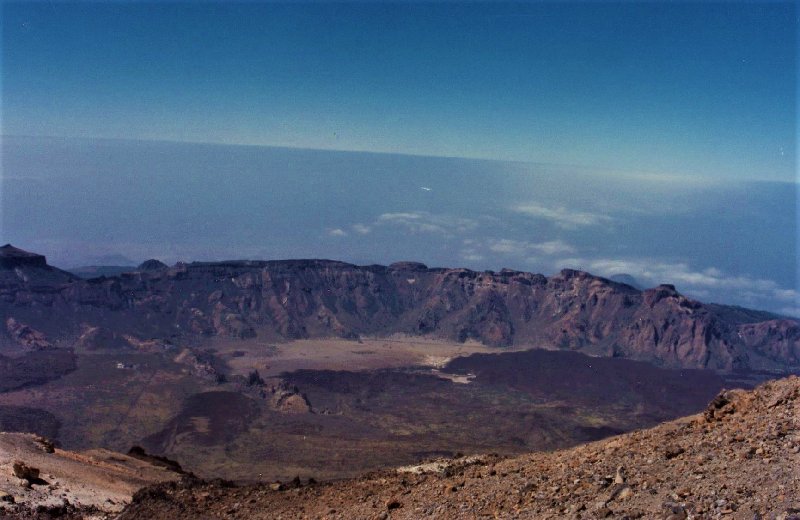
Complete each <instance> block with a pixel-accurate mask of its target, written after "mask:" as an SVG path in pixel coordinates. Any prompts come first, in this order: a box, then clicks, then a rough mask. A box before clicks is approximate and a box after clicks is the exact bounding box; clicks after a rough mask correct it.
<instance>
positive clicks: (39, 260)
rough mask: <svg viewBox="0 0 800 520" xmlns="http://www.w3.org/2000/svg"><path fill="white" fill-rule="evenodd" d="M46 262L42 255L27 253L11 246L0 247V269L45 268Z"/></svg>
mask: <svg viewBox="0 0 800 520" xmlns="http://www.w3.org/2000/svg"><path fill="white" fill-rule="evenodd" d="M46 266H47V260H46V259H45V257H44V256H42V255H37V254H35V253H29V252H27V251H23V250H22V249H18V248H16V247H14V246H12V245H11V244H6V245H4V246H2V247H0V268H3V269H14V268H15V267H46Z"/></svg>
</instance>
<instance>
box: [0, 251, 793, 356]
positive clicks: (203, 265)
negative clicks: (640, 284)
mask: <svg viewBox="0 0 800 520" xmlns="http://www.w3.org/2000/svg"><path fill="white" fill-rule="evenodd" d="M15 254H16V253H15ZM16 255H17V256H19V255H18V254H16ZM37 262H38V261H37ZM36 269H37V270H38V271H40V272H39V273H38V274H37V273H36V272H33V270H30V271H31V272H30V273H27V274H25V275H24V276H17V275H8V274H6V275H3V272H6V273H9V272H10V273H12V274H13V273H14V271H15V270H14V269H12V270H11V271H9V270H8V269H5V270H0V318H2V319H3V320H4V321H5V320H7V319H9V318H13V319H16V320H22V318H21V317H24V322H25V323H28V324H30V326H31V327H35V328H36V330H40V331H42V332H43V333H45V334H47V335H48V337H50V338H53V339H51V341H53V340H54V339H61V338H65V337H71V338H78V337H80V336H81V335H82V334H84V333H85V330H86V329H85V328H84V329H80V328H79V325H78V324H84V327H86V326H88V327H102V328H103V330H107V331H110V333H112V334H116V336H117V337H123V336H125V335H128V336H135V337H146V338H152V339H159V338H160V339H164V340H166V339H171V338H192V339H197V338H202V337H207V336H227V337H232V338H242V339H246V338H252V337H254V336H260V337H263V338H265V339H267V340H279V339H297V338H310V337H330V336H337V337H344V338H357V337H359V336H360V335H378V336H380V335H388V334H393V333H402V334H409V335H424V336H432V337H438V338H443V339H447V340H451V341H460V342H463V341H469V340H474V341H479V342H482V343H485V344H487V345H492V346H497V347H503V346H509V345H524V346H531V347H544V348H559V349H569V350H575V351H580V352H585V353H588V354H592V355H601V356H617V357H627V358H632V359H638V360H645V361H650V362H654V363H656V364H659V365H663V366H669V367H693V368H713V369H723V370H730V369H737V368H748V367H749V368H769V369H775V368H785V367H787V366H798V365H800V324H798V321H796V320H792V319H783V318H780V317H777V316H772V315H768V314H766V313H758V312H755V311H747V310H743V309H738V308H732V307H726V306H720V305H704V304H702V303H700V302H697V301H694V300H692V299H690V298H687V297H685V296H684V295H682V294H680V293H679V292H678V291H677V290H676V289H675V287H673V286H671V285H660V286H658V287H655V288H653V289H648V290H645V291H640V290H638V289H635V288H634V287H631V286H629V285H626V284H621V283H617V282H613V281H611V280H608V279H605V278H601V277H597V276H593V275H591V274H589V273H585V272H581V271H575V270H570V269H565V270H563V271H561V272H560V273H558V274H556V275H554V276H551V277H545V276H543V275H540V274H532V273H525V272H520V271H513V270H509V269H504V270H502V271H500V272H491V271H486V272H475V271H470V270H468V269H443V268H428V267H426V266H425V265H423V264H419V263H414V262H400V263H396V264H392V265H390V266H388V267H385V266H379V265H371V266H356V265H351V264H347V263H344V262H336V261H329V260H285V261H263V262H262V261H230V262H195V263H191V264H183V263H180V264H177V265H175V266H173V267H170V268H166V267H163V266H161V265H160V264H156V263H155V262H151V263H148V265H147V266H143V267H142V268H141V269H140V270H139V271H137V272H133V273H124V274H121V275H120V276H117V277H110V278H108V277H102V278H96V279H91V280H79V279H75V278H74V277H73V278H71V279H63V278H61V279H53V273H52V272H49V271H46V270H45V269H44V268H42V267H41V266H38V267H37V268H36ZM47 269H53V268H50V267H48V268H47ZM16 270H19V269H16ZM55 271H57V270H55ZM47 273H49V274H47Z"/></svg>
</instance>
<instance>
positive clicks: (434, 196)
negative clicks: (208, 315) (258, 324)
mask: <svg viewBox="0 0 800 520" xmlns="http://www.w3.org/2000/svg"><path fill="white" fill-rule="evenodd" d="M2 153H3V178H2V228H1V230H2V241H3V242H4V243H5V242H11V243H13V244H15V245H17V246H19V247H23V248H25V249H28V250H32V251H36V252H39V253H43V254H45V255H47V256H48V259H49V261H50V263H52V264H55V265H59V266H62V267H74V266H82V265H97V264H98V262H97V260H102V259H103V257H106V258H108V257H109V256H110V255H117V258H119V257H120V256H121V257H125V258H128V259H131V260H132V261H133V262H136V263H138V262H140V261H142V260H144V259H146V258H151V257H155V258H160V259H162V260H164V261H166V262H168V263H172V262H174V261H177V260H184V261H191V260H220V259H232V258H259V259H280V258H330V259H338V260H344V261H349V262H354V263H358V264H370V263H382V264H388V263H391V262H395V261H398V260H416V261H421V262H424V263H426V264H428V265H432V266H434V265H435V266H451V267H452V266H464V267H469V268H473V269H479V270H483V269H492V270H499V269H500V268H503V267H509V268H514V269H519V270H525V271H536V272H543V273H545V274H548V273H552V272H555V271H557V270H559V269H561V268H563V267H573V268H579V269H583V270H587V271H590V272H593V273H595V274H599V275H605V276H612V275H618V274H629V275H631V276H633V277H634V278H635V279H636V280H637V281H638V282H639V284H640V285H643V286H653V285H656V284H658V283H674V284H675V285H676V286H677V288H678V289H679V290H680V291H682V292H684V293H686V294H688V295H690V296H694V297H697V298H698V299H701V300H703V301H716V302H722V303H733V304H739V305H744V306H749V307H755V308H761V309H766V310H771V311H774V312H781V313H785V314H797V307H798V304H797V293H796V292H795V290H796V280H797V262H796V258H797V255H796V248H797V220H796V214H797V213H796V209H797V200H796V185H795V184H794V183H783V182H756V181H729V180H721V179H716V178H696V177H691V176H680V175H676V176H658V175H647V174H638V173H636V172H628V173H625V172H623V173H620V172H616V171H605V170H602V171H601V170H598V171H589V170H587V169H586V168H578V167H570V166H565V165H548V164H526V163H511V162H499V161H484V160H472V159H457V158H433V157H421V156H409V155H391V154H374V153H363V152H334V151H318V150H303V149H290V148H272V147H256V146H233V145H210V144H189V143H174V142H159V141H151V142H148V141H125V140H89V139H58V138H33V137H4V138H3V142H2Z"/></svg>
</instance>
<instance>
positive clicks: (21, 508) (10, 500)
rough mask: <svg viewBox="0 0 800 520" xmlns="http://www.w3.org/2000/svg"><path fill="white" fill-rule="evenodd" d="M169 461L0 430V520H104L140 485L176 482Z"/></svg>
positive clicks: (177, 473)
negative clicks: (68, 446) (69, 446)
mask: <svg viewBox="0 0 800 520" xmlns="http://www.w3.org/2000/svg"><path fill="white" fill-rule="evenodd" d="M165 461H166V462H165ZM171 462H172V461H168V460H166V459H163V458H160V457H152V456H149V458H148V456H147V455H146V454H145V453H144V452H143V451H141V449H140V451H137V452H134V453H132V454H131V455H123V454H120V453H114V452H111V451H108V450H102V449H98V450H90V451H85V452H70V451H65V450H61V449H59V448H57V447H55V446H54V445H53V444H52V443H51V442H49V441H48V440H47V439H44V438H42V437H39V436H36V435H31V434H25V433H0V519H5V518H25V519H35V518H41V519H49V518H75V519H77V518H82V519H90V518H98V519H99V518H108V517H110V516H111V515H115V514H116V513H118V512H119V511H120V510H121V509H122V508H123V507H124V505H125V504H127V503H128V502H129V501H130V499H131V496H132V495H133V493H134V492H135V491H136V490H138V489H139V488H141V487H142V486H146V485H149V484H153V483H156V482H163V481H167V480H177V479H178V478H179V477H180V473H181V471H180V466H177V467H176V465H175V463H172V465H171V466H170V465H169V463H171Z"/></svg>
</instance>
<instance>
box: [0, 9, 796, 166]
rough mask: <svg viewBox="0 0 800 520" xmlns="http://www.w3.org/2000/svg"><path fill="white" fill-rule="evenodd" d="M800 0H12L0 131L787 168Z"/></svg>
mask: <svg viewBox="0 0 800 520" xmlns="http://www.w3.org/2000/svg"><path fill="white" fill-rule="evenodd" d="M796 36H797V8H796V5H795V4H794V3H728V2H723V3H707V4H701V3H591V4H586V3H570V4H556V3H535V4H534V3H529V4H524V3H513V4H512V3H470V4H453V3H447V4H426V3H357V4H339V3H336V4H332V3H295V4H274V3H269V4H264V3H188V2H184V3H167V2H157V3H146V4H142V3H133V2H115V3H105V4H102V3H57V2H35V3H34V2H22V3H15V2H7V3H4V4H3V56H2V57H3V65H2V72H3V78H2V79H3V132H4V133H5V134H16V135H54V136H82V137H117V138H133V139H141V138H144V139H155V140H159V139H166V140H179V141H199V142H218V143H231V144H263V145H281V146H293V147H305V148H325V149H342V150H365V151H388V152H399V153H409V154H424V155H437V156H454V157H481V158H492V159H500V160H519V161H534V162H548V163H558V164H577V165H583V166H592V167H603V168H611V169H618V170H624V171H628V172H641V171H643V172H652V173H657V174H670V175H675V174H684V175H706V176H707V175H713V176H724V177H730V178H750V179H754V178H755V179H762V180H763V179H767V178H768V179H781V180H794V177H795V159H796V153H795V148H796V127H795V125H796V117H795V116H796V100H795V97H796V94H797V88H796V87H797V85H796V58H797V56H796V54H797V46H796Z"/></svg>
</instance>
